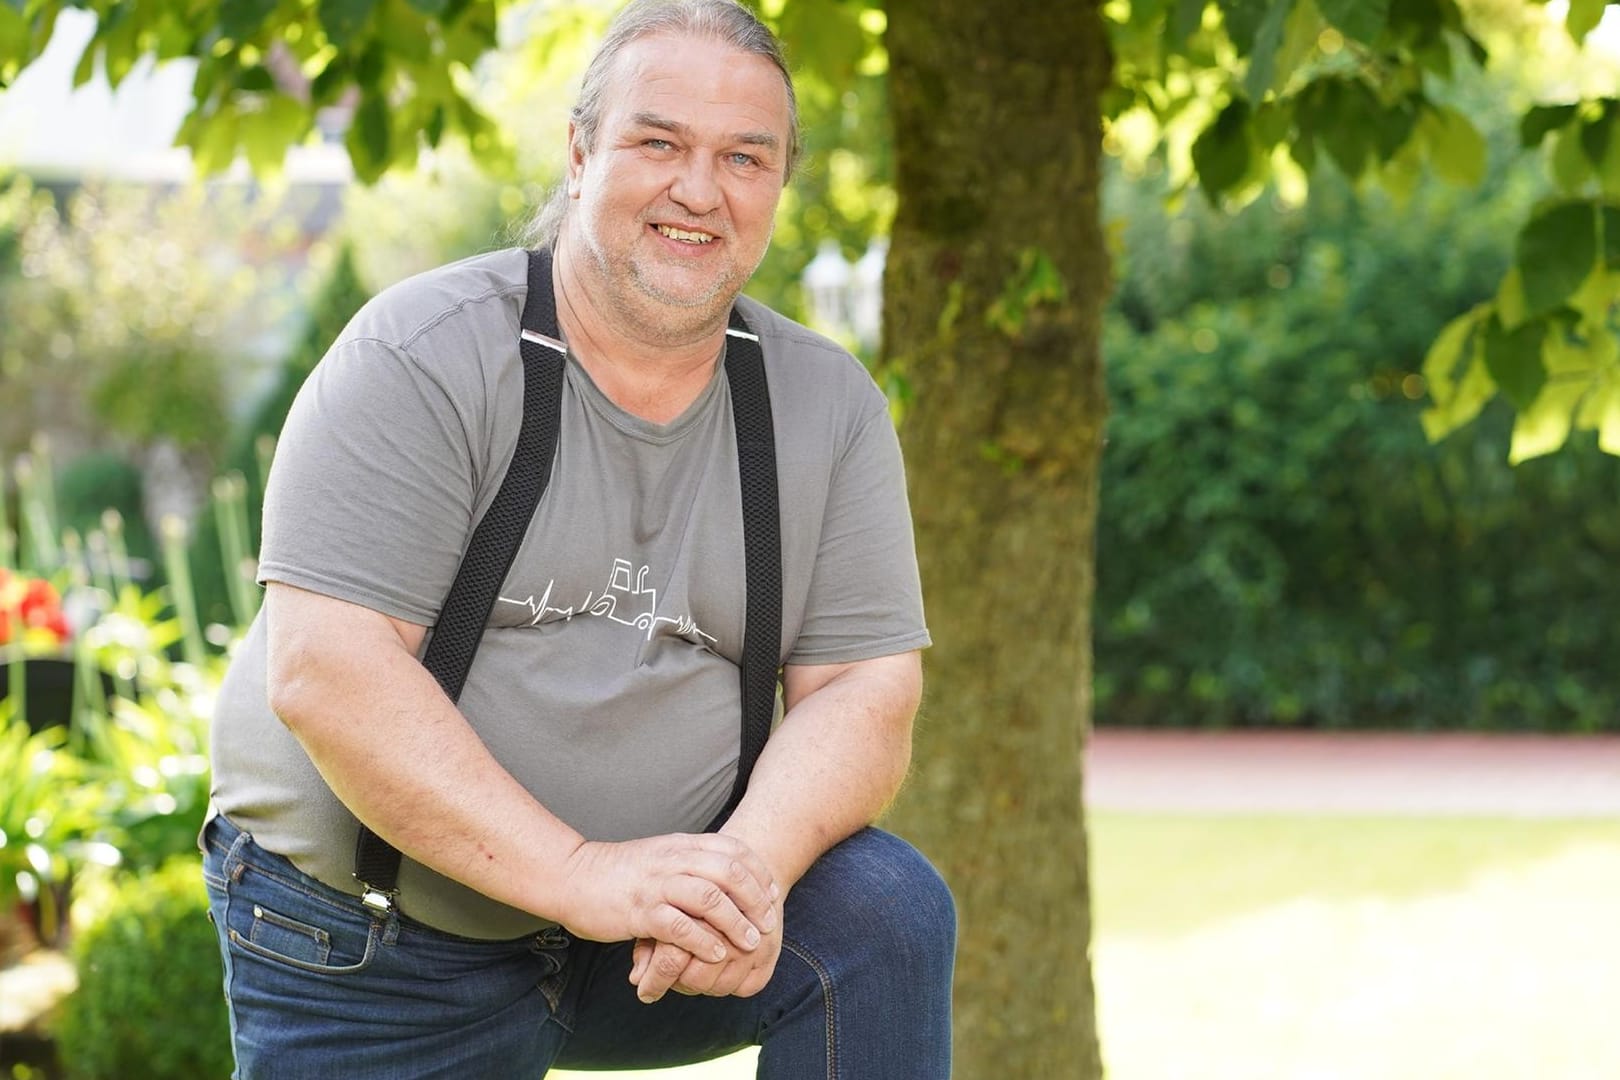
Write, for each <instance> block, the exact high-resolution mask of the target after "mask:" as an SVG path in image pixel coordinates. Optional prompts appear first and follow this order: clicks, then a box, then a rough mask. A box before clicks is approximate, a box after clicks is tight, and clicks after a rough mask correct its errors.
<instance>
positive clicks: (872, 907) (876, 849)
mask: <svg viewBox="0 0 1620 1080" xmlns="http://www.w3.org/2000/svg"><path fill="white" fill-rule="evenodd" d="M846 843H847V844H851V845H853V846H856V847H857V849H858V850H857V851H855V852H852V854H853V855H855V856H856V858H855V859H854V862H855V864H856V872H855V873H854V874H853V875H852V882H851V883H852V884H853V885H854V886H855V887H854V889H853V890H852V893H851V895H850V896H849V901H850V902H849V904H848V907H847V908H846V911H847V913H848V918H849V922H848V924H847V927H848V932H849V934H850V935H851V936H852V937H854V936H857V935H858V936H859V937H860V938H862V939H864V941H865V942H866V943H867V944H868V945H869V946H870V954H871V955H872V956H873V958H874V959H875V960H876V961H877V962H878V963H879V964H881V965H883V966H890V965H893V966H896V967H899V968H903V969H904V970H906V971H907V972H908V974H909V975H911V976H912V977H922V978H938V979H941V980H943V981H944V982H945V983H946V984H947V985H948V984H949V981H950V975H951V972H952V969H953V968H954V967H955V961H956V901H955V899H954V898H953V897H952V896H951V890H950V888H949V886H947V885H946V884H945V880H944V878H942V877H940V875H939V871H937V870H935V869H934V867H933V865H932V864H931V863H930V862H929V861H928V860H927V858H925V857H924V856H923V854H922V852H920V851H918V850H917V849H916V848H914V847H912V846H911V845H910V844H908V843H907V842H906V841H904V840H902V839H900V838H899V837H897V836H894V835H892V834H890V833H886V832H883V831H881V830H878V829H866V830H864V831H863V832H861V833H859V834H857V835H856V836H855V837H852V838H851V840H850V841H847V842H846Z"/></svg>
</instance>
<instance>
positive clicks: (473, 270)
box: [338, 248, 528, 360]
mask: <svg viewBox="0 0 1620 1080" xmlns="http://www.w3.org/2000/svg"><path fill="white" fill-rule="evenodd" d="M527 292H528V260H527V257H526V255H525V253H524V252H523V251H522V250H520V249H517V248H512V249H507V250H503V251H495V252H488V253H485V254H482V255H474V256H472V257H471V258H467V259H462V260H460V261H458V262H453V263H449V264H447V265H445V266H440V267H436V268H434V269H432V270H428V271H426V272H424V273H421V274H417V275H415V276H414V277H409V278H406V279H405V280H403V281H400V282H397V283H395V284H393V285H390V286H389V287H388V288H386V289H384V290H383V291H382V292H380V293H378V294H377V295H376V296H375V297H373V298H372V299H371V301H370V302H369V303H367V304H366V305H365V307H363V308H361V310H360V312H359V314H357V315H356V316H355V317H354V319H353V320H352V321H351V322H350V323H349V325H348V327H347V328H346V329H345V330H344V331H343V333H342V335H341V336H340V337H339V338H338V344H340V345H342V344H345V343H348V342H361V341H369V342H373V343H376V344H381V345H385V346H388V347H389V348H390V349H392V350H396V351H398V352H401V353H406V354H409V355H412V356H413V357H416V358H417V359H419V360H421V359H427V358H428V357H430V356H431V354H432V353H433V352H434V351H436V350H435V348H434V346H436V345H440V344H444V343H458V344H462V345H472V346H477V345H480V344H483V343H484V340H485V339H487V340H488V341H489V342H490V343H495V342H499V343H502V344H507V343H509V342H510V341H511V339H512V338H513V337H515V336H516V334H517V330H518V323H519V319H520V317H521V315H522V307H523V299H524V296H525V294H526V293H527Z"/></svg>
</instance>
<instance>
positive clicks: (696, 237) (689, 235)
mask: <svg viewBox="0 0 1620 1080" xmlns="http://www.w3.org/2000/svg"><path fill="white" fill-rule="evenodd" d="M654 227H655V228H656V229H657V230H658V231H659V232H661V233H663V234H664V235H665V236H667V237H669V238H670V239H671V240H684V241H685V242H686V243H688V244H707V243H708V242H709V241H711V240H713V239H714V237H712V236H710V235H709V234H708V233H700V232H687V231H686V230H685V229H677V228H674V227H672V226H669V225H657V226H654Z"/></svg>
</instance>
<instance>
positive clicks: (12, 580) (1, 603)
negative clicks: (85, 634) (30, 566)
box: [0, 566, 71, 645]
mask: <svg viewBox="0 0 1620 1080" xmlns="http://www.w3.org/2000/svg"><path fill="white" fill-rule="evenodd" d="M24 634H27V635H28V636H29V637H37V636H41V635H44V636H46V637H47V640H48V641H50V642H53V643H55V644H58V645H60V644H61V643H63V642H65V641H66V640H67V639H68V637H69V636H70V634H71V631H70V629H69V627H68V623H67V616H66V615H65V614H63V612H62V597H61V596H60V595H59V594H58V593H57V591H56V589H55V588H53V587H52V585H51V583H50V582H48V581H45V580H44V579H42V578H32V577H23V576H21V575H20V574H13V573H12V572H11V571H9V570H7V569H6V568H5V567H3V566H0V645H5V644H7V643H9V642H10V641H11V640H12V639H13V638H14V637H15V638H20V637H22V636H23V635H24Z"/></svg>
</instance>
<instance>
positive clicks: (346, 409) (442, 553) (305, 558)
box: [258, 337, 477, 625]
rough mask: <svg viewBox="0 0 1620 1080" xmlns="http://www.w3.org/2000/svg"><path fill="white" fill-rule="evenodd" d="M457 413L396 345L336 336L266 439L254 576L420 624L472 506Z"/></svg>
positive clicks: (448, 575) (444, 583)
mask: <svg viewBox="0 0 1620 1080" xmlns="http://www.w3.org/2000/svg"><path fill="white" fill-rule="evenodd" d="M466 408H467V406H466V404H465V403H464V402H463V403H458V402H456V401H455V400H454V399H453V395H452V394H451V393H450V392H449V391H448V390H447V389H446V387H445V386H443V385H442V384H441V383H440V381H439V380H437V379H435V378H434V377H432V376H431V375H430V374H429V373H428V372H426V371H424V370H423V368H422V367H421V366H420V365H419V364H418V363H416V362H415V361H414V360H413V359H412V357H411V356H410V355H408V354H407V353H405V352H403V351H402V350H400V349H399V348H397V347H395V346H393V345H391V344H388V343H386V342H383V341H380V340H376V339H372V338H365V337H359V338H347V339H343V340H340V341H339V343H338V344H336V345H334V346H333V347H332V349H331V351H330V352H328V354H327V355H326V357H325V358H323V359H322V361H321V363H320V364H319V365H317V366H316V369H315V371H314V373H313V374H312V375H311V376H310V378H309V379H308V380H307V381H306V383H305V384H304V387H303V388H302V390H300V392H299V394H298V397H297V400H296V401H295V402H294V404H293V408H292V411H291V413H290V414H289V416H288V418H287V423H286V426H285V427H284V428H283V431H282V435H281V438H280V439H279V440H278V442H277V446H276V453H275V460H274V463H273V465H272V467H271V471H270V478H269V482H268V485H267V490H266V492H265V506H264V536H263V541H262V544H261V555H260V563H259V571H258V577H259V580H260V581H261V582H269V581H276V582H283V583H286V584H289V585H295V586H297V587H299V588H303V589H308V590H311V591H313V592H318V593H321V594H323V595H327V596H333V597H336V598H338V599H341V600H347V601H350V602H353V603H357V604H361V605H364V606H366V607H369V608H372V609H373V610H376V611H380V612H382V613H384V614H386V615H390V616H393V617H395V618H400V619H405V620H407V621H409V622H414V623H418V624H421V625H428V624H431V623H432V622H433V621H434V620H435V619H436V617H437V614H438V611H439V607H440V605H441V604H442V603H443V599H444V596H445V594H446V592H447V591H448V590H449V586H450V582H451V580H452V579H453V577H454V575H455V572H456V568H457V566H458V565H459V564H460V560H461V554H462V549H463V548H464V546H465V544H466V541H467V537H468V535H469V533H470V530H471V523H472V521H473V516H474V510H475V506H474V504H475V501H476V498H477V496H476V488H477V482H476V475H477V472H476V469H475V467H474V460H473V458H474V454H473V450H472V446H471V443H470V440H469V437H468V432H467V424H466V423H465V422H464V420H463V412H464V411H465V410H466Z"/></svg>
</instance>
